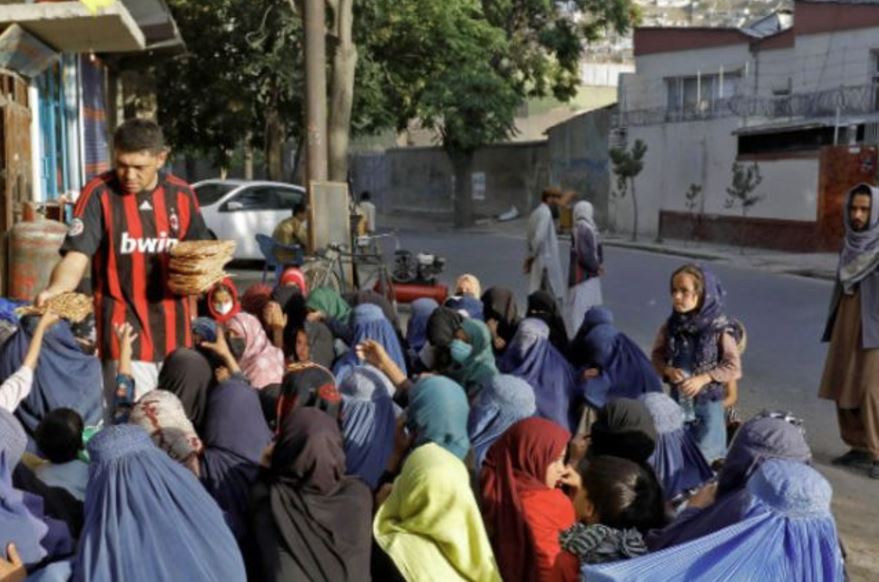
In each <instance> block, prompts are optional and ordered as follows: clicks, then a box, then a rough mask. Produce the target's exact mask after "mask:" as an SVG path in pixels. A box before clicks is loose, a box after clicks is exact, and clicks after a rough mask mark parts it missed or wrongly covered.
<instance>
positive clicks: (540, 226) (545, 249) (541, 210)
mask: <svg viewBox="0 0 879 582" xmlns="http://www.w3.org/2000/svg"><path fill="white" fill-rule="evenodd" d="M561 199H562V191H561V190H559V189H557V188H547V189H546V190H544V191H543V194H541V203H540V206H538V207H537V208H535V209H534V212H532V213H531V217H530V218H529V219H528V257H527V258H526V259H525V274H526V275H528V276H529V279H528V293H534V292H535V291H547V292H549V293H550V294H552V296H553V297H555V298H556V301H557V302H559V305H561V302H562V299H563V298H564V293H565V290H566V287H565V285H564V279H563V277H562V262H561V257H560V256H559V240H558V236H557V235H556V231H555V224H554V223H553V219H552V207H554V206H555V207H557V206H558V205H559V203H560V202H561Z"/></svg>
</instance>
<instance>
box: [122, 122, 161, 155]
mask: <svg viewBox="0 0 879 582" xmlns="http://www.w3.org/2000/svg"><path fill="white" fill-rule="evenodd" d="M113 148H114V149H115V150H116V151H117V152H126V153H132V152H142V151H145V150H146V151H149V152H150V153H152V154H158V153H161V152H162V151H164V149H165V137H164V135H162V128H161V127H159V126H158V124H156V123H155V122H154V121H149V120H147V119H129V120H128V121H126V122H125V123H123V124H122V125H120V126H119V127H118V128H116V133H114V134H113Z"/></svg>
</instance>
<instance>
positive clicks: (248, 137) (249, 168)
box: [244, 130, 253, 180]
mask: <svg viewBox="0 0 879 582" xmlns="http://www.w3.org/2000/svg"><path fill="white" fill-rule="evenodd" d="M244 179H245V180H253V132H252V131H250V130H247V133H246V134H245V135H244Z"/></svg>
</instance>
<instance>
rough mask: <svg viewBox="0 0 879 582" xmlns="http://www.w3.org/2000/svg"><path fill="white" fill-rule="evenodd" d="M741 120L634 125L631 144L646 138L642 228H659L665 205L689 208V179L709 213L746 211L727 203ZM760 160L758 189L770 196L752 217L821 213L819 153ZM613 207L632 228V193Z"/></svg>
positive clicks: (807, 217) (639, 182)
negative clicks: (816, 156) (813, 156)
mask: <svg viewBox="0 0 879 582" xmlns="http://www.w3.org/2000/svg"><path fill="white" fill-rule="evenodd" d="M737 126H738V120H737V119H735V118H727V119H716V120H710V121H692V122H685V123H668V124H662V125H649V126H638V127H631V128H629V139H628V142H629V147H631V144H633V143H634V142H635V140H636V139H640V140H642V141H644V142H645V143H646V144H647V154H646V156H645V163H644V169H643V170H642V172H641V174H640V175H639V176H638V178H637V179H636V188H637V190H638V206H639V233H640V234H645V235H648V236H649V235H655V234H656V232H657V230H658V228H659V212H660V211H661V210H669V211H675V212H685V211H687V208H686V204H685V200H686V199H685V197H684V194H685V192H686V191H687V190H688V189H689V187H690V184H698V185H701V186H702V196H703V199H702V205H703V208H704V210H703V211H704V213H706V214H715V215H722V216H723V215H727V216H729V215H732V216H740V215H741V209H740V208H739V207H735V208H726V205H725V203H726V200H727V193H726V189H727V187H729V185H730V183H731V182H732V165H733V162H735V160H736V149H737V146H736V144H737V140H736V137H735V136H734V135H733V134H732V132H733V131H734V130H735V129H736V128H737ZM758 165H759V167H760V172H761V174H762V176H763V182H762V183H761V184H760V186H759V187H758V189H757V190H756V194H765V195H766V198H765V199H764V200H762V201H761V202H759V203H758V204H757V205H755V206H754V207H752V209H751V210H750V211H749V212H748V216H749V217H753V218H775V219H785V220H804V221H814V220H815V219H816V217H817V190H818V165H819V164H818V160H817V159H793V160H778V161H766V162H759V163H758ZM614 184H615V182H614ZM611 213H612V217H613V218H614V220H615V225H616V227H617V229H618V230H620V231H622V232H631V226H632V202H631V200H630V199H629V195H628V194H627V196H626V198H623V199H616V200H614V201H613V204H612V205H611Z"/></svg>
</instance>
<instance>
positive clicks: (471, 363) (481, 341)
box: [447, 319, 498, 396]
mask: <svg viewBox="0 0 879 582" xmlns="http://www.w3.org/2000/svg"><path fill="white" fill-rule="evenodd" d="M449 354H450V355H451V357H452V361H453V362H454V364H453V365H452V367H451V368H449V370H448V372H447V375H448V376H449V377H450V378H451V379H452V380H454V381H455V382H457V383H458V384H460V385H461V386H463V387H464V389H465V390H466V391H467V394H468V395H469V396H475V395H476V393H477V392H479V390H480V389H481V388H482V387H483V386H484V385H485V383H486V382H489V381H490V380H491V379H492V378H493V377H494V376H497V375H498V371H497V367H496V366H495V364H494V353H493V352H492V349H491V331H490V330H489V329H488V327H487V326H486V325H485V324H484V323H482V322H481V321H477V320H475V319H465V320H464V321H463V322H462V323H461V328H460V329H459V330H457V331H456V332H455V339H453V340H452V342H451V343H450V344H449Z"/></svg>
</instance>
